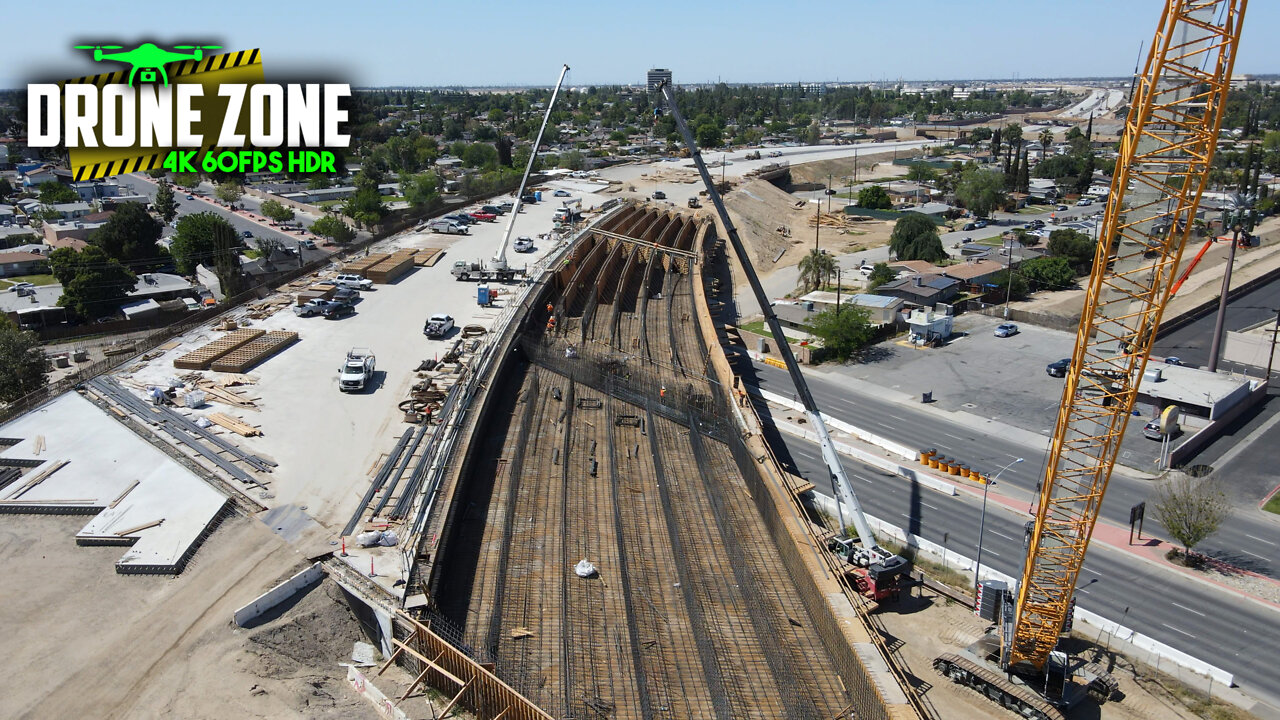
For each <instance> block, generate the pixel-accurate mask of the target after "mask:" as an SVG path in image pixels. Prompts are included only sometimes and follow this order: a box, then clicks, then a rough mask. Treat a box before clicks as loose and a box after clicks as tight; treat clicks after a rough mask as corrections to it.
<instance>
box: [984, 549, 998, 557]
mask: <svg viewBox="0 0 1280 720" xmlns="http://www.w3.org/2000/svg"><path fill="white" fill-rule="evenodd" d="M985 552H986V553H987V554H988V555H995V556H996V557H1000V553H998V552H996V551H995V550H986V551H985Z"/></svg>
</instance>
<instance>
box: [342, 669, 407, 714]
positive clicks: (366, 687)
mask: <svg viewBox="0 0 1280 720" xmlns="http://www.w3.org/2000/svg"><path fill="white" fill-rule="evenodd" d="M347 684H349V685H350V686H351V689H352V690H355V691H356V694H357V695H359V696H361V697H363V698H364V699H365V700H368V701H369V704H371V705H373V708H374V709H375V710H377V711H378V715H380V716H382V717H384V718H387V719H388V720H409V716H408V715H405V714H404V711H403V710H401V709H400V708H398V707H396V706H395V704H394V703H392V702H391V698H389V697H387V696H386V695H385V694H384V693H383V692H382V691H381V690H379V689H378V688H376V687H374V685H373V683H372V682H370V681H369V678H367V677H365V676H364V673H362V672H360V671H359V670H357V669H356V668H355V666H354V665H348V666H347Z"/></svg>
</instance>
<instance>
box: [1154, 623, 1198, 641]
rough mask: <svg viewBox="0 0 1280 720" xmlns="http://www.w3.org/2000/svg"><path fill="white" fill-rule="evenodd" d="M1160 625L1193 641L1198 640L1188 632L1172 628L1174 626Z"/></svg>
mask: <svg viewBox="0 0 1280 720" xmlns="http://www.w3.org/2000/svg"><path fill="white" fill-rule="evenodd" d="M1160 624H1161V625H1162V626H1164V627H1167V628H1169V629H1170V630H1172V631H1174V632H1176V633H1182V634H1183V635H1186V636H1187V637H1189V638H1191V639H1192V640H1195V639H1196V636H1195V635H1192V634H1191V633H1189V632H1187V631H1186V630H1179V629H1178V628H1176V627H1174V626H1172V625H1166V624H1165V623H1160Z"/></svg>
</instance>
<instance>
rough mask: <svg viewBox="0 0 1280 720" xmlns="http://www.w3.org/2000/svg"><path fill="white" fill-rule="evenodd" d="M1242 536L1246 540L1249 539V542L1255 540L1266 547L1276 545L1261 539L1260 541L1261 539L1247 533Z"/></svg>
mask: <svg viewBox="0 0 1280 720" xmlns="http://www.w3.org/2000/svg"><path fill="white" fill-rule="evenodd" d="M1244 536H1245V537H1247V538H1249V539H1251V540H1257V541H1258V542H1260V543H1266V544H1268V545H1275V544H1276V543H1273V542H1271V541H1270V540H1263V539H1262V538H1260V537H1257V536H1254V535H1250V534H1249V533H1245V534H1244Z"/></svg>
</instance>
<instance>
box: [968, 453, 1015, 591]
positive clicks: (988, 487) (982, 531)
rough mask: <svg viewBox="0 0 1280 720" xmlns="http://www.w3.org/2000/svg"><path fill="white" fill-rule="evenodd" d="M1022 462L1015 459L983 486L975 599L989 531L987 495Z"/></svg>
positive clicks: (975, 568)
mask: <svg viewBox="0 0 1280 720" xmlns="http://www.w3.org/2000/svg"><path fill="white" fill-rule="evenodd" d="M1020 462H1022V458H1015V459H1014V461H1013V462H1011V463H1009V464H1008V465H1005V466H1004V467H1002V468H1000V470H999V471H998V472H997V473H996V474H995V477H993V478H991V479H990V480H988V481H987V482H986V483H985V484H984V485H983V486H982V519H981V520H980V521H979V522H978V559H977V561H976V563H975V564H974V568H973V597H974V598H975V600H976V598H977V597H978V578H980V577H982V536H983V535H984V534H985V533H986V531H987V493H988V492H989V491H990V490H991V486H992V485H995V484H996V479H997V478H999V477H1000V473H1002V472H1004V471H1005V470H1008V469H1009V468H1011V467H1013V466H1014V465H1017V464H1018V463H1020Z"/></svg>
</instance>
